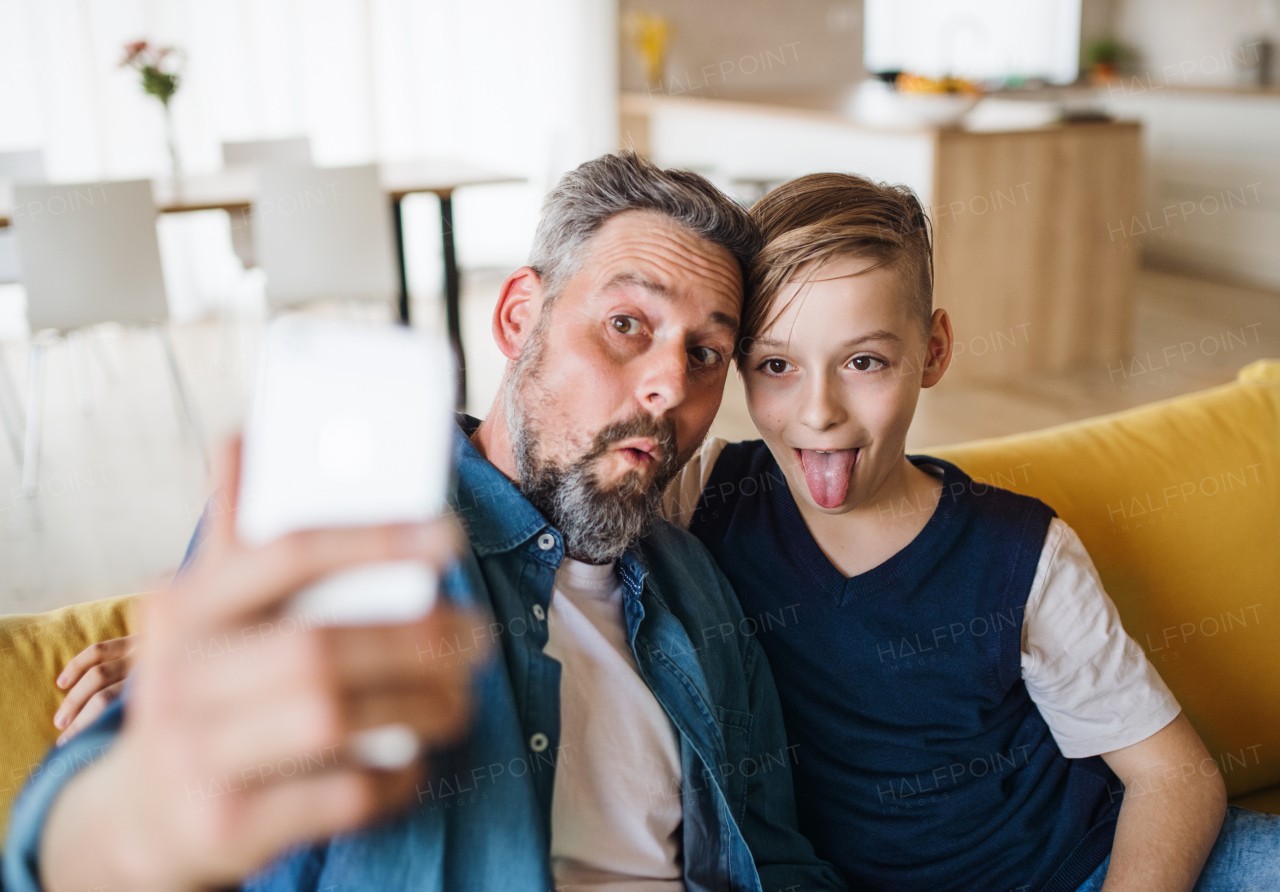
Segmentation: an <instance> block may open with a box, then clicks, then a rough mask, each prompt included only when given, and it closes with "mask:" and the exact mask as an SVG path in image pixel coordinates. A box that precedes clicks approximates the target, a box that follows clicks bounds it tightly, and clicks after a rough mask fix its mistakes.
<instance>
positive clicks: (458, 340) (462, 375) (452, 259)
mask: <svg viewBox="0 0 1280 892" xmlns="http://www.w3.org/2000/svg"><path fill="white" fill-rule="evenodd" d="M438 194H439V196H440V231H441V233H442V234H443V236H444V312H445V321H446V324H447V326H448V329H449V341H450V343H452V344H453V354H454V356H455V357H456V359H457V361H458V394H457V395H458V409H459V410H461V409H462V408H463V407H465V406H466V404H467V360H466V356H465V355H464V354H463V352H462V311H461V308H460V307H459V299H460V296H461V293H462V283H461V281H460V280H459V276H458V256H457V254H456V252H455V251H454V246H453V195H452V193H450V192H442V193H438Z"/></svg>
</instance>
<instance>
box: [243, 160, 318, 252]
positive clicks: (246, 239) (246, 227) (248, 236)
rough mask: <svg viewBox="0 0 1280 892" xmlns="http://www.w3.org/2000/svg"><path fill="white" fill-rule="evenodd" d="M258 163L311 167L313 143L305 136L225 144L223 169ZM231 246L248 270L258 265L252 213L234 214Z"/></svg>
mask: <svg viewBox="0 0 1280 892" xmlns="http://www.w3.org/2000/svg"><path fill="white" fill-rule="evenodd" d="M259 164H285V165H290V164H292V165H297V166H299V167H310V166H311V140H310V139H309V138H308V137H305V136H297V137H291V138H289V139H254V140H245V141H243V142H224V143H223V144H222V165H223V167H247V166H256V165H259ZM231 247H232V248H233V249H234V250H235V252H236V257H238V258H240V263H241V264H243V265H244V268H245V269H252V268H253V267H254V266H257V260H256V258H255V257H254V254H253V213H252V212H251V211H233V212H232V213H231Z"/></svg>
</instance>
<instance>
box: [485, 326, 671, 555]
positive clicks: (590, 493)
mask: <svg viewBox="0 0 1280 892" xmlns="http://www.w3.org/2000/svg"><path fill="white" fill-rule="evenodd" d="M541 335H542V332H541V331H535V333H534V335H533V337H532V338H530V342H529V344H528V345H527V349H526V350H525V352H524V354H523V355H522V356H521V357H520V359H519V360H517V362H516V365H515V367H514V368H513V369H512V372H511V374H510V375H509V376H508V377H507V381H506V383H505V385H504V386H503V402H504V404H505V406H504V411H505V412H506V418H507V428H508V430H509V431H510V432H511V448H512V451H513V452H514V454H515V461H516V472H517V474H519V482H518V484H517V485H518V486H519V488H520V492H521V493H522V494H523V495H524V497H525V498H526V499H528V500H529V502H530V503H531V504H532V505H533V506H534V507H535V508H537V509H538V510H539V511H540V512H542V516H543V517H545V518H546V519H547V520H548V521H550V522H551V524H552V525H553V526H554V527H556V529H558V530H559V531H560V533H561V535H562V536H564V546H565V553H566V554H568V556H569V557H571V558H573V559H575V560H579V561H583V562H584V563H588V564H607V563H610V562H611V561H614V560H617V558H618V557H619V556H621V555H622V553H623V552H624V551H626V550H627V548H628V547H629V546H630V545H631V544H632V543H633V542H635V541H636V540H637V539H639V538H640V537H641V536H643V535H644V534H645V533H646V532H648V530H649V526H650V523H651V522H652V520H653V518H654V516H655V515H656V514H657V513H658V509H659V508H660V507H661V504H662V493H663V490H665V489H666V487H667V484H668V483H670V482H671V481H672V480H673V479H674V478H675V476H676V474H677V473H678V472H679V470H680V468H681V467H682V466H683V465H684V463H685V462H684V461H682V460H681V459H680V457H679V456H678V454H677V447H676V436H675V425H673V424H672V423H671V421H670V420H666V419H664V420H663V421H655V420H654V419H653V417H652V416H651V415H649V414H648V413H647V412H644V411H643V410H641V411H639V412H637V414H635V415H633V416H632V417H631V418H629V419H627V420H626V421H622V422H619V423H617V424H612V425H609V426H608V427H606V428H605V429H604V430H602V431H600V432H599V433H598V434H596V437H595V441H594V442H593V443H592V445H591V448H590V449H588V450H587V453H586V454H585V455H583V456H582V457H581V458H579V459H577V460H575V461H573V462H571V463H570V464H568V465H560V464H557V463H555V462H553V461H550V460H548V459H544V458H543V457H542V456H541V455H540V453H539V452H538V445H539V442H540V440H541V437H540V436H539V433H540V432H539V431H538V430H537V429H536V427H535V425H534V423H533V419H532V416H534V415H535V414H536V411H535V410H536V408H537V402H536V401H540V400H541V399H542V397H541V395H540V394H539V393H538V392H537V378H538V372H539V369H540V367H541V360H542V345H543V338H542V337H541ZM521 403H523V405H521ZM531 403H532V404H531ZM631 437H652V438H654V439H655V440H656V441H657V443H658V448H659V449H660V457H659V458H658V467H657V468H656V469H655V471H654V472H653V474H652V476H651V478H650V480H649V482H648V483H647V484H646V483H645V482H644V475H642V473H641V472H640V471H628V472H627V473H626V474H624V475H623V477H622V479H621V480H619V481H618V482H617V483H615V484H613V485H612V486H610V487H608V488H605V487H602V486H601V485H600V483H599V481H598V480H597V478H596V468H595V466H596V463H597V462H598V460H599V459H600V458H601V457H603V456H604V454H605V453H606V452H607V451H608V450H609V447H610V446H612V445H613V444H614V443H617V442H618V441H620V440H626V439H630V438H631Z"/></svg>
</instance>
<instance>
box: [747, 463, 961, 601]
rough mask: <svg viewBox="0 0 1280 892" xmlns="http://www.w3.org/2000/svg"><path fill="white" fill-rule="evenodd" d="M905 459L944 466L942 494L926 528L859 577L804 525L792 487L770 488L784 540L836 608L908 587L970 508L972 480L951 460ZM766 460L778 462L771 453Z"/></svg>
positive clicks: (942, 548)
mask: <svg viewBox="0 0 1280 892" xmlns="http://www.w3.org/2000/svg"><path fill="white" fill-rule="evenodd" d="M907 459H908V460H909V461H910V462H911V463H912V464H914V465H916V466H920V465H935V466H937V467H939V468H941V469H942V497H941V498H940V499H939V500H938V505H937V507H936V508H934V510H933V514H932V515H931V516H930V517H929V521H928V522H927V523H926V524H925V525H924V528H923V529H922V530H921V531H920V532H919V533H917V534H916V536H915V538H914V539H912V540H911V541H910V542H909V543H907V545H906V547H905V548H903V549H902V550H901V551H899V552H897V553H896V554H894V555H893V556H892V557H890V558H889V559H888V560H886V561H885V562H884V563H882V564H879V565H878V566H875V567H872V568H871V569H870V570H868V571H866V572H865V573H859V574H858V575H857V576H845V575H844V574H843V573H841V572H840V569H839V568H838V567H836V565H835V564H833V563H831V559H830V558H828V557H827V556H826V555H825V554H824V553H823V551H822V549H821V548H820V547H819V546H818V542H817V540H816V539H814V538H813V533H811V532H810V531H809V527H808V526H806V525H805V522H804V516H803V515H802V514H801V513H800V508H799V506H798V505H796V502H795V498H794V497H793V496H792V495H791V487H790V486H775V487H772V488H771V490H770V498H771V501H772V503H773V510H774V514H775V517H776V518H777V522H778V526H779V528H780V530H781V532H782V534H783V536H784V537H785V541H786V542H788V543H790V546H791V547H792V548H793V549H794V550H795V551H794V554H795V556H796V557H797V558H798V559H799V561H800V563H801V564H802V565H803V566H804V568H805V569H806V570H807V571H808V573H809V574H810V576H812V578H813V580H814V581H815V582H816V583H817V584H818V586H819V587H820V588H821V589H822V590H823V591H824V592H826V594H827V595H828V596H830V597H831V599H832V600H833V601H834V602H835V604H836V606H837V607H842V606H844V605H845V604H846V603H848V602H852V601H856V600H857V599H859V598H864V597H870V596H873V595H879V594H881V593H883V592H888V591H910V590H911V589H913V588H914V587H915V586H916V584H917V583H919V582H920V581H921V580H922V579H923V578H924V577H925V576H926V575H927V574H928V573H929V571H930V570H932V569H933V566H934V565H935V564H936V563H937V562H938V561H939V560H940V559H941V558H942V556H943V555H944V554H945V553H946V551H947V547H948V546H949V545H950V544H951V542H952V541H953V540H954V539H955V537H956V536H957V535H958V534H959V532H960V528H961V527H962V526H963V523H962V521H963V519H964V518H965V517H966V516H967V515H968V513H969V510H970V505H969V501H968V499H967V498H966V495H967V494H968V491H969V489H970V483H971V481H970V479H969V477H968V475H966V474H965V473H964V472H963V471H961V470H960V469H959V468H957V467H956V466H955V465H953V464H951V463H950V462H945V461H942V460H941V459H937V458H933V457H931V456H927V455H909V456H907ZM770 461H771V462H772V463H773V464H774V466H775V467H776V466H777V462H776V461H775V460H774V459H773V458H772V456H771V457H770Z"/></svg>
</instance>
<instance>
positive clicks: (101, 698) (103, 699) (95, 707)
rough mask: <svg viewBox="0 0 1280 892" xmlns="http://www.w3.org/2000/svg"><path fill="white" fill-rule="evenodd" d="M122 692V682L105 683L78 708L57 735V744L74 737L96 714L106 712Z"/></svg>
mask: <svg viewBox="0 0 1280 892" xmlns="http://www.w3.org/2000/svg"><path fill="white" fill-rule="evenodd" d="M123 693H124V682H123V681H118V682H116V683H115V684H113V685H107V686H106V687H105V688H103V689H102V690H100V691H98V693H96V694H94V695H93V696H92V697H90V698H89V702H88V703H86V704H85V705H84V708H83V709H81V710H80V713H79V715H77V716H75V718H74V720H73V721H72V722H71V724H70V725H69V726H68V727H67V729H66V730H65V731H63V732H62V734H61V735H59V737H58V741H57V743H58V746H62V745H63V744H64V743H66V742H67V741H68V740H70V739H71V738H72V737H75V736H76V735H77V734H79V733H80V732H81V731H83V730H84V729H85V728H87V727H89V726H90V725H92V724H93V723H94V722H95V721H97V719H98V716H100V715H102V714H103V713H104V712H106V709H107V707H108V706H110V705H111V704H112V703H114V702H115V701H116V700H117V699H119V697H120V695H121V694H123Z"/></svg>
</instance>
